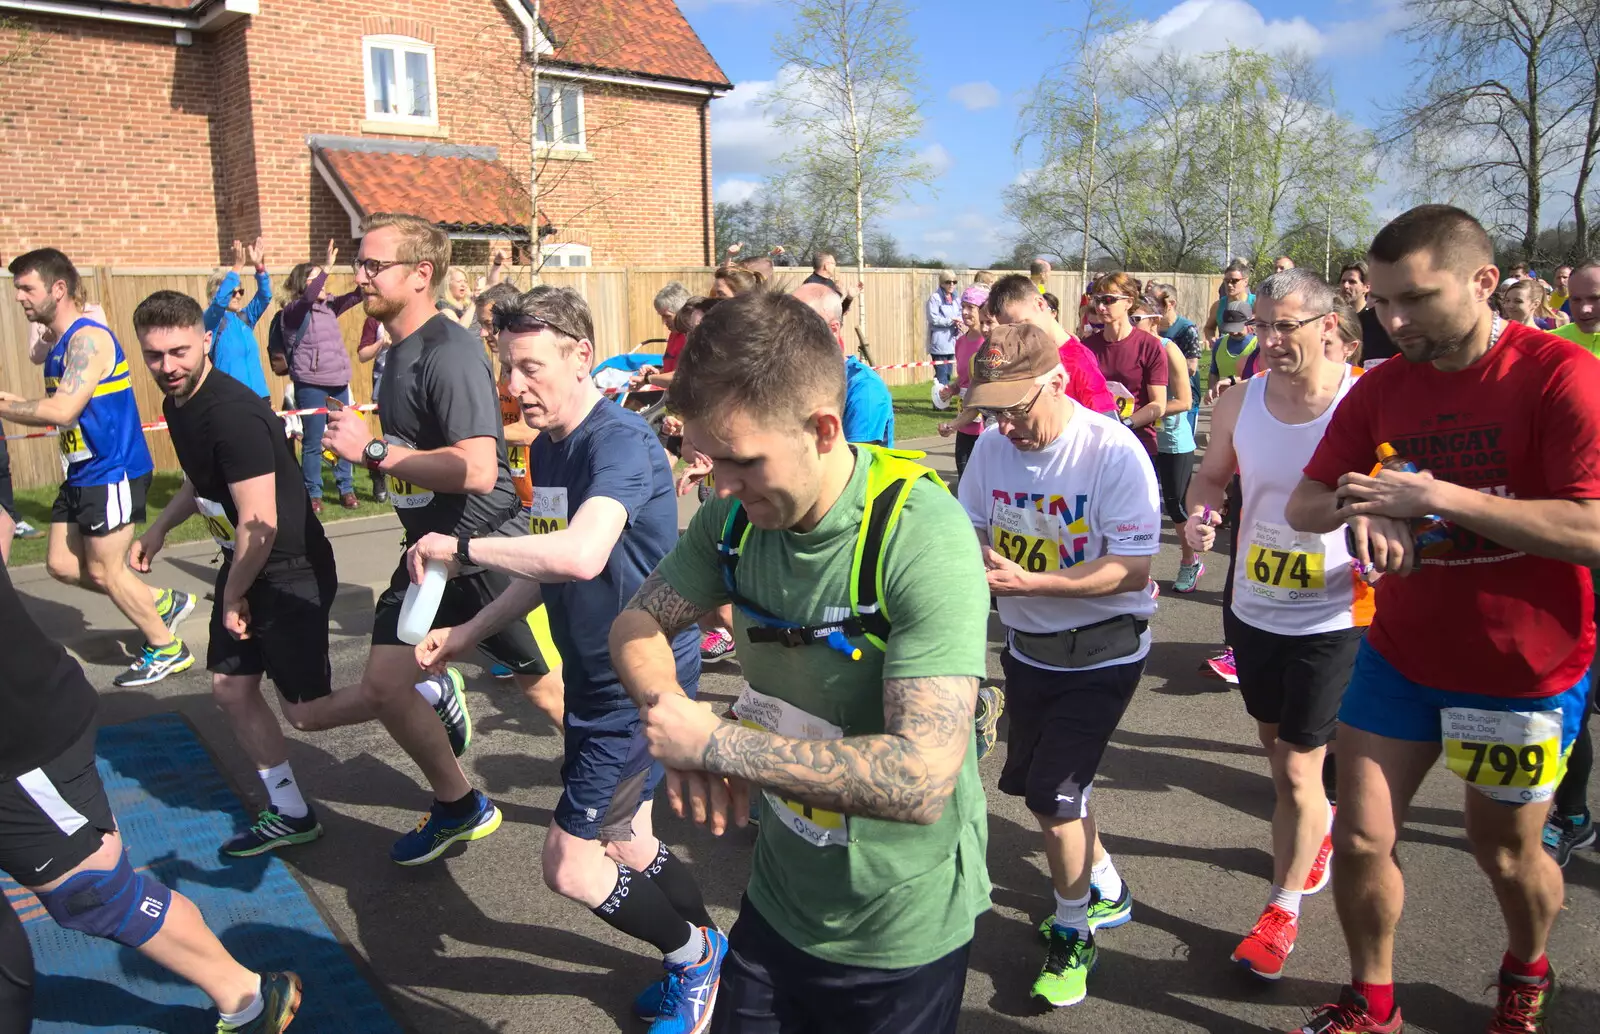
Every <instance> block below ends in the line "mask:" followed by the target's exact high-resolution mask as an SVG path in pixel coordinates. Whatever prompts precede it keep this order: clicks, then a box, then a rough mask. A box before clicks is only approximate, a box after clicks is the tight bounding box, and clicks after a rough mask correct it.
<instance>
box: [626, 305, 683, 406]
mask: <svg viewBox="0 0 1600 1034" xmlns="http://www.w3.org/2000/svg"><path fill="white" fill-rule="evenodd" d="M688 301H689V289H688V288H687V287H684V286H683V285H682V284H680V283H678V281H676V280H671V281H668V282H667V285H666V286H665V287H663V288H662V289H661V290H659V291H657V292H656V297H655V302H654V305H655V310H656V315H657V316H660V317H661V325H662V326H663V327H664V328H666V331H667V347H666V348H665V349H663V350H662V355H661V365H660V366H654V365H651V364H646V365H644V366H641V367H639V372H638V373H636V374H635V375H634V377H633V380H632V381H630V382H629V384H628V390H629V391H638V390H639V389H640V388H649V387H659V388H664V387H666V386H667V384H668V383H670V382H671V377H668V378H667V379H666V380H664V381H662V382H661V383H659V384H658V383H656V382H655V381H653V380H652V379H651V378H652V377H654V376H655V375H657V374H663V373H665V374H670V373H672V371H673V370H676V369H677V368H678V353H679V352H682V351H683V345H684V342H686V341H688V340H689V335H688V334H685V333H679V331H678V329H677V321H678V313H679V312H680V311H682V309H683V307H684V304H685V303H687V302H688Z"/></svg>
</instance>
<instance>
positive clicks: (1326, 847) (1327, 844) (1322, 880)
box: [1301, 808, 1339, 894]
mask: <svg viewBox="0 0 1600 1034" xmlns="http://www.w3.org/2000/svg"><path fill="white" fill-rule="evenodd" d="M1338 811H1339V809H1338V808H1334V809H1332V812H1333V814H1330V815H1329V816H1328V835H1327V836H1325V837H1323V838H1322V850H1320V851H1318V852H1317V859H1316V861H1314V862H1312V863H1311V872H1310V873H1309V874H1307V876H1306V889H1305V890H1303V891H1301V893H1303V894H1315V893H1316V892H1317V891H1319V890H1321V889H1322V888H1323V887H1326V886H1327V885H1328V863H1329V862H1331V861H1332V860H1333V815H1334V814H1338Z"/></svg>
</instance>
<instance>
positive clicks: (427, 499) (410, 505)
mask: <svg viewBox="0 0 1600 1034" xmlns="http://www.w3.org/2000/svg"><path fill="white" fill-rule="evenodd" d="M383 440H384V441H386V442H388V443H389V444H390V445H399V446H402V447H403V448H407V449H414V448H416V446H414V445H412V444H411V443H410V442H408V441H406V440H405V439H404V438H399V437H396V436H395V435H392V434H386V435H384V436H383ZM389 502H390V503H392V504H393V505H394V508H395V509H396V510H417V509H420V508H422V507H424V506H427V505H428V504H429V503H431V502H433V489H431V488H423V487H421V486H420V485H413V484H412V483H411V482H409V481H401V480H400V479H399V478H397V477H395V476H394V475H393V474H390V475H389Z"/></svg>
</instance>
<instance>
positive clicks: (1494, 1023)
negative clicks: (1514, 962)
mask: <svg viewBox="0 0 1600 1034" xmlns="http://www.w3.org/2000/svg"><path fill="white" fill-rule="evenodd" d="M1555 994H1556V971H1555V970H1553V969H1552V970H1551V971H1550V972H1549V973H1547V974H1545V977H1544V979H1543V980H1532V979H1529V978H1527V977H1514V976H1512V975H1511V974H1510V973H1507V972H1506V971H1505V970H1501V971H1500V999H1499V1001H1497V1002H1496V1003H1495V1007H1494V1019H1493V1020H1490V1021H1489V1031H1488V1034H1541V1032H1542V1031H1543V1030H1544V1029H1545V1026H1544V1011H1545V1008H1546V1007H1547V1006H1548V1005H1549V1004H1550V999H1552V998H1554V997H1555Z"/></svg>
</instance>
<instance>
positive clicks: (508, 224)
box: [317, 147, 545, 234]
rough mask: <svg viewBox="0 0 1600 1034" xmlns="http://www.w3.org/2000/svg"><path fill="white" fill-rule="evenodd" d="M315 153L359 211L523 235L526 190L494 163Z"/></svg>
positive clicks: (399, 155) (420, 156)
mask: <svg viewBox="0 0 1600 1034" xmlns="http://www.w3.org/2000/svg"><path fill="white" fill-rule="evenodd" d="M317 153H318V154H320V155H321V156H322V159H323V161H325V162H326V163H327V165H328V167H329V169H331V170H332V171H333V174H334V175H335V176H337V177H338V179H339V181H340V183H342V184H343V185H344V187H345V189H346V191H347V192H348V193H349V195H350V199H351V200H352V201H353V202H354V203H355V205H356V207H357V208H359V209H360V210H361V211H362V213H363V214H366V215H370V214H372V213H373V212H404V213H406V214H408V215H418V216H421V217H422V218H424V219H427V220H428V221H429V222H432V223H437V224H439V225H440V226H442V227H444V228H445V229H450V230H459V231H467V232H474V231H475V232H494V231H499V230H506V231H520V232H521V233H522V234H526V233H527V228H528V194H527V189H526V188H525V187H524V186H523V185H521V184H520V183H518V182H517V180H516V178H515V177H514V176H513V175H512V173H511V170H509V169H508V168H506V167H505V166H504V165H502V164H501V163H500V162H499V161H487V160H484V159H482V158H475V157H455V156H444V155H430V154H403V153H395V154H384V153H375V152H369V151H346V150H338V149H334V148H327V147H321V148H318V149H317ZM544 221H545V220H544V218H543V215H542V214H541V216H540V222H541V223H543V222H544Z"/></svg>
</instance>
